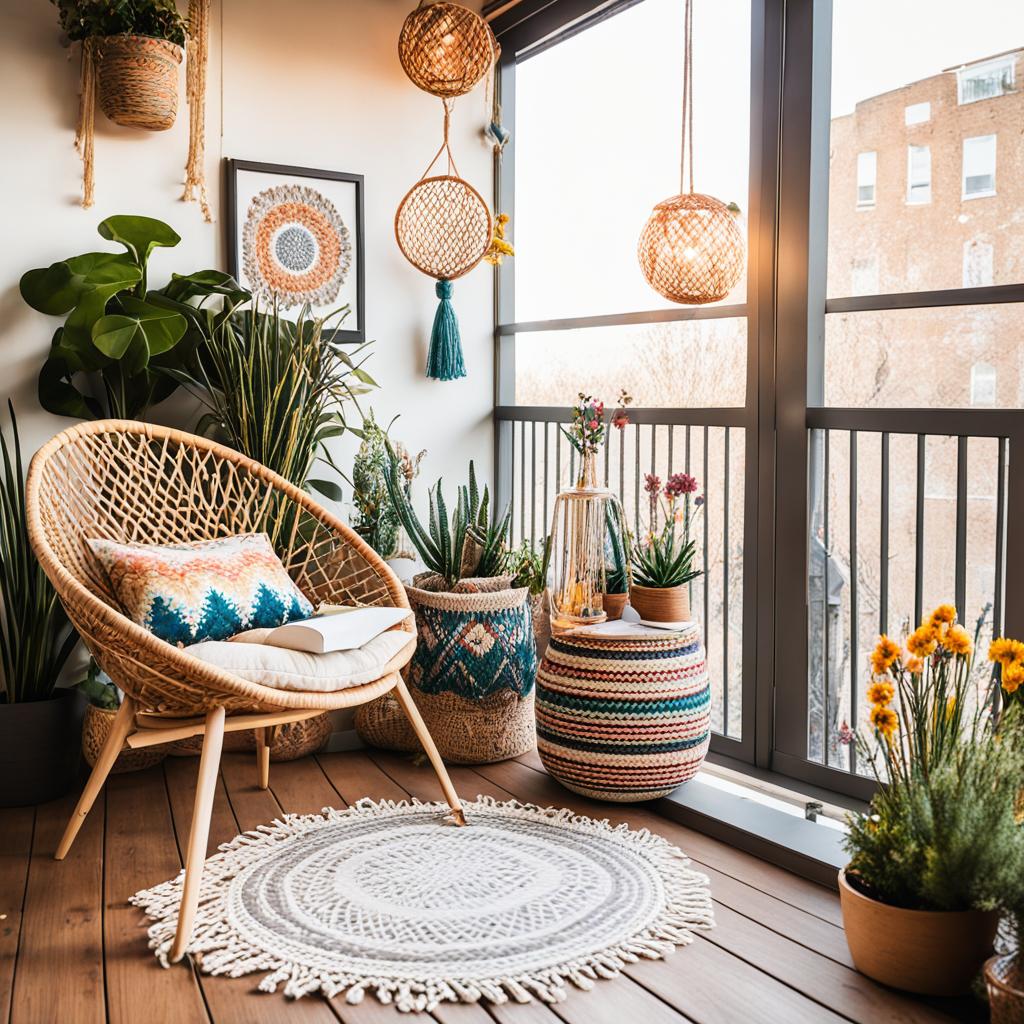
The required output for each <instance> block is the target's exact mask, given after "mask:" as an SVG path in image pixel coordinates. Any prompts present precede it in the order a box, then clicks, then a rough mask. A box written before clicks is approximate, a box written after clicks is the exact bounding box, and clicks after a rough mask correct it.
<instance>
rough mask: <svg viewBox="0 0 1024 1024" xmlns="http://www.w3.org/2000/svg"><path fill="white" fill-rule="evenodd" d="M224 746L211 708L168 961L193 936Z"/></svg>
mask: <svg viewBox="0 0 1024 1024" xmlns="http://www.w3.org/2000/svg"><path fill="white" fill-rule="evenodd" d="M223 745H224V709H223V708H214V710H213V711H210V712H208V713H207V715H206V726H205V732H204V735H203V752H202V754H201V755H200V757H199V781H198V782H197V783H196V800H195V803H194V804H193V806H192V828H191V829H190V830H189V834H188V853H187V855H186V857H185V884H184V886H182V893H181V907H180V908H179V910H178V931H177V932H176V934H175V936H174V944H173V945H172V946H171V957H170V959H171V963H177V962H178V961H179V960H180V959H181V958H182V957H183V956H184V955H185V947H186V946H187V945H188V940H189V939H190V938H191V936H192V925H193V923H194V922H195V919H196V910H197V908H198V906H199V883H200V881H201V880H202V877H203V864H204V862H205V861H206V844H207V842H208V841H209V838H210V815H211V814H212V812H213V794H214V791H215V790H216V788H217V771H218V769H219V768H220V752H221V748H222V747H223Z"/></svg>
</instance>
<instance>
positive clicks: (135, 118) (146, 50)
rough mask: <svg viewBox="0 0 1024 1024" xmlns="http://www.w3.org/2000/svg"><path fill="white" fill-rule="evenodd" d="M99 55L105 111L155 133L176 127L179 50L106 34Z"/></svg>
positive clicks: (100, 91) (117, 120) (160, 43)
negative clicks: (172, 126) (174, 125)
mask: <svg viewBox="0 0 1024 1024" xmlns="http://www.w3.org/2000/svg"><path fill="white" fill-rule="evenodd" d="M96 56H97V63H96V71H97V80H98V85H99V89H98V95H99V101H100V109H101V110H102V111H103V113H104V114H106V115H107V117H109V118H110V120H111V121H113V122H114V123H115V124H120V125H124V126H125V127H126V128H144V129H146V130H147V131H151V132H162V131H165V130H166V129H168V128H170V127H171V125H173V124H174V119H175V117H177V114H178V65H179V64H180V63H181V58H182V49H181V47H180V46H178V45H176V44H175V43H172V42H169V41H168V40H166V39H153V38H151V37H150V36H132V35H124V36H105V37H104V38H103V39H100V40H99V42H98V44H97V47H96Z"/></svg>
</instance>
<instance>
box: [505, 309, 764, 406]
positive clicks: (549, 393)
mask: <svg viewBox="0 0 1024 1024" xmlns="http://www.w3.org/2000/svg"><path fill="white" fill-rule="evenodd" d="M515 366H516V402H517V404H519V405H558V406H566V405H571V404H572V403H573V402H574V401H575V399H576V394H577V392H579V391H585V392H587V393H588V394H592V395H597V396H599V397H601V398H603V399H604V400H605V402H606V403H608V404H610V403H612V402H613V401H614V400H615V398H616V396H617V395H618V393H619V391H620V390H621V389H622V388H625V389H626V390H627V391H628V392H629V393H630V394H631V395H632V396H633V399H634V404H635V405H636V406H638V407H642V408H645V409H653V408H659V409H671V408H680V409H687V408H708V407H711V408H725V407H727V406H741V405H743V404H744V401H745V397H746V366H747V321H746V319H745V318H739V317H729V318H722V319H715V320H681V321H676V322H673V323H660V324H642V325H638V326H632V327H587V328H577V329H575V330H568V331H535V332H530V333H528V334H519V335H517V336H516V350H515Z"/></svg>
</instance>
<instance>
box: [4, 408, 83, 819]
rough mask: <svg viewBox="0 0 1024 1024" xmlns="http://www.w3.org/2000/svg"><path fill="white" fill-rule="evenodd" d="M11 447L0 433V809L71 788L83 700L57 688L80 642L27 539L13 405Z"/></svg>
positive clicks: (68, 691)
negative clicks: (0, 761) (0, 677)
mask: <svg viewBox="0 0 1024 1024" xmlns="http://www.w3.org/2000/svg"><path fill="white" fill-rule="evenodd" d="M7 406H8V409H9V411H10V417H11V433H12V436H13V449H12V447H11V446H10V445H9V444H8V441H7V437H6V435H5V434H4V433H2V432H0V458H2V462H3V478H2V479H0V599H2V604H3V608H2V610H0V665H2V667H3V690H2V691H0V749H2V750H3V759H4V772H3V775H2V776H0V807H15V806H22V805H25V804H35V803H42V802H43V801H46V800H53V799H54V798H56V797H58V796H62V795H63V794H64V793H66V792H67V791H68V790H69V789H71V787H72V786H73V785H74V784H75V779H76V775H77V771H78V749H79V747H78V745H79V736H80V729H81V720H82V699H81V697H80V695H79V694H78V691H77V690H75V689H65V688H61V689H58V688H57V677H58V676H59V675H60V672H61V669H62V668H63V667H64V664H65V662H66V661H67V659H68V656H69V655H70V654H71V651H72V649H73V648H74V646H75V644H76V643H77V642H78V636H77V634H76V633H75V632H74V630H72V628H71V624H70V623H69V621H68V617H67V615H66V613H65V612H64V608H63V606H62V605H61V603H60V601H58V600H57V595H56V593H55V591H54V589H53V586H52V585H51V583H50V581H49V580H48V579H47V578H46V574H45V573H44V572H43V570H42V568H41V567H40V565H39V563H38V562H37V561H36V558H35V555H34V554H33V553H32V548H31V546H30V545H29V541H28V530H27V519H26V512H25V484H24V479H25V477H24V472H23V466H22V457H21V442H20V439H19V436H18V423H17V420H16V418H15V415H14V407H13V406H12V405H11V403H10V402H8V403H7Z"/></svg>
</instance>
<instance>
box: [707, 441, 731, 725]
mask: <svg viewBox="0 0 1024 1024" xmlns="http://www.w3.org/2000/svg"><path fill="white" fill-rule="evenodd" d="M710 433H711V428H710V427H705V428H704V480H705V481H707V478H708V448H709V445H710ZM704 486H705V488H706V487H707V483H706V482H705V485H704ZM709 511H710V510H709V508H708V501H707V495H706V494H705V497H704V575H703V577H702V579H703V581H704V623H703V625H704V636H705V642H706V638H707V633H708V627H709V626H710V624H711V616H710V610H711V587H710V586H709V585H708V583H709V580H708V512H709ZM722 710H723V714H724V711H725V709H724V708H723V709H722Z"/></svg>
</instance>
